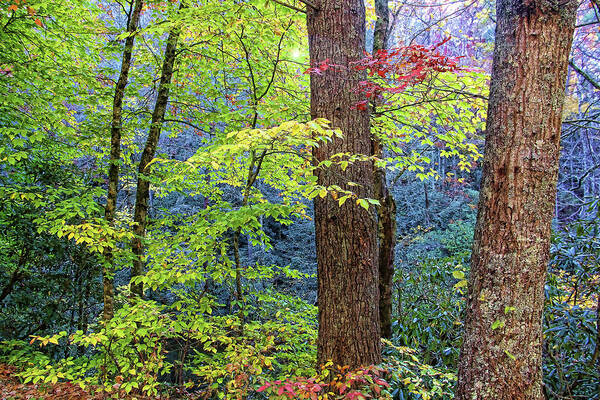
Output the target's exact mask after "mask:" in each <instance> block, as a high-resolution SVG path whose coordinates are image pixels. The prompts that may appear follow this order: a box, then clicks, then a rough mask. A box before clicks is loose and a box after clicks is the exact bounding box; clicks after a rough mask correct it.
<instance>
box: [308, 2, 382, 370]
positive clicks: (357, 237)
mask: <svg viewBox="0 0 600 400" xmlns="http://www.w3.org/2000/svg"><path fill="white" fill-rule="evenodd" d="M317 6H318V7H319V9H318V10H316V9H313V8H311V7H308V12H307V14H308V15H307V25H308V35H309V45H310V59H311V63H312V64H313V65H318V64H319V63H321V62H323V61H326V60H329V62H330V63H332V64H336V65H342V66H344V67H342V68H330V69H328V70H327V71H324V72H323V74H322V75H319V74H313V75H311V114H312V117H313V118H317V117H322V118H327V119H328V120H330V121H331V123H332V126H333V127H339V128H341V130H342V131H343V133H344V139H343V140H341V139H336V140H335V141H333V142H332V143H328V144H326V145H325V144H323V145H321V147H319V148H316V149H315V150H314V153H313V156H314V158H315V162H319V161H322V160H324V159H326V158H329V157H330V156H332V155H333V154H336V153H339V152H350V153H353V154H370V152H371V137H370V129H369V119H370V118H369V112H368V111H360V110H357V109H356V108H355V107H353V106H354V105H355V104H356V103H357V102H358V101H359V100H361V99H360V97H359V94H358V93H357V91H356V89H357V88H358V83H359V82H360V81H361V80H364V79H365V74H364V73H362V72H356V71H354V70H353V69H352V68H349V63H350V62H352V61H356V60H358V59H360V58H362V57H363V51H364V47H365V9H364V5H363V2H362V0H339V1H325V0H321V1H320V2H319V3H318V4H317ZM373 169H374V167H373V163H370V162H360V163H355V164H354V165H351V166H349V167H348V168H347V169H346V170H345V171H342V170H341V169H339V168H335V167H332V168H330V169H326V170H319V171H318V172H317V178H318V183H319V184H320V185H324V186H329V185H332V184H336V185H339V186H341V187H345V188H349V189H354V190H355V191H357V194H358V195H359V196H360V197H361V198H373V196H374V194H373V185H374V176H373V175H374V174H373ZM349 181H352V182H356V183H358V184H359V186H352V187H348V186H347V182H349ZM315 230H316V247H317V264H318V303H319V336H318V347H317V358H318V362H319V363H320V364H323V363H325V362H326V361H327V360H332V361H333V362H334V364H336V365H348V366H350V367H351V368H355V367H359V366H363V365H369V364H375V363H378V362H379V361H380V360H381V344H380V339H379V333H380V327H379V312H378V301H379V288H378V271H377V239H376V224H375V218H374V215H373V210H370V211H366V210H364V209H363V208H361V207H359V206H358V205H357V204H356V202H354V201H347V202H346V203H344V204H343V205H342V206H341V207H340V206H339V205H338V202H337V201H335V200H334V199H333V198H332V197H331V196H327V197H326V198H324V199H321V198H317V199H316V200H315Z"/></svg>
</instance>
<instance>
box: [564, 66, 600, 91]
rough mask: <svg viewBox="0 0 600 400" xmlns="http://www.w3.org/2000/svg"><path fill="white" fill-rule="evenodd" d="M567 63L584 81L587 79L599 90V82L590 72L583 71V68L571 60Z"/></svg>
mask: <svg viewBox="0 0 600 400" xmlns="http://www.w3.org/2000/svg"><path fill="white" fill-rule="evenodd" d="M569 65H570V66H571V67H572V68H573V69H574V70H575V71H576V72H577V73H578V74H579V75H581V76H582V77H583V78H584V79H585V80H586V81H588V82H589V83H591V84H592V86H594V87H595V88H596V89H598V90H600V83H598V82H597V81H596V80H595V79H594V78H593V77H592V76H591V75H590V74H588V73H587V72H585V71H584V70H582V69H581V68H579V67H578V66H577V65H575V62H574V61H573V60H569Z"/></svg>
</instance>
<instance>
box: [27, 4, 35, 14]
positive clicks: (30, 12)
mask: <svg viewBox="0 0 600 400" xmlns="http://www.w3.org/2000/svg"><path fill="white" fill-rule="evenodd" d="M27 12H28V13H29V15H30V16H32V17H33V16H34V15H35V10H34V9H33V7H29V6H27Z"/></svg>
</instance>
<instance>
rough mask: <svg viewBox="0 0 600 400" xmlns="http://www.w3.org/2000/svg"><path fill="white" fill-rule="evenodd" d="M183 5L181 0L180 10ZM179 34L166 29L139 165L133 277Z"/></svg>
mask: <svg viewBox="0 0 600 400" xmlns="http://www.w3.org/2000/svg"><path fill="white" fill-rule="evenodd" d="M183 7H184V6H183V3H182V5H181V6H180V9H181V8H183ZM180 33H181V28H180V27H179V26H176V27H175V28H173V29H172V30H171V31H170V32H169V36H168V38H167V45H166V47H165V56H164V59H163V65H162V72H161V76H160V83H159V86H158V95H157V96H156V102H155V103H154V111H153V112H152V122H151V125H150V130H149V131H148V138H147V139H146V145H145V147H144V151H143V152H142V157H141V159H140V163H139V166H138V179H137V190H136V195H135V210H134V215H133V223H134V225H133V233H134V234H135V238H134V239H133V240H132V242H131V250H132V252H133V254H134V258H133V266H132V268H131V277H132V278H133V277H136V276H140V275H142V274H143V272H144V261H143V255H144V244H143V242H142V240H143V239H144V237H145V236H146V224H147V220H148V200H149V199H150V181H149V180H148V179H147V176H148V175H149V174H150V166H149V165H148V164H150V162H151V161H152V159H153V158H154V155H155V154H156V146H158V141H159V139H160V132H161V129H162V126H163V120H164V118H165V112H166V110H167V103H168V101H169V88H170V86H171V78H172V77H173V67H174V65H175V58H176V50H177V41H178V40H179V35H180ZM131 292H132V293H134V294H136V295H137V296H139V297H143V294H144V287H143V285H142V284H141V283H132V284H131Z"/></svg>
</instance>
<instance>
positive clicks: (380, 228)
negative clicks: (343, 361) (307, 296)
mask: <svg viewBox="0 0 600 400" xmlns="http://www.w3.org/2000/svg"><path fill="white" fill-rule="evenodd" d="M375 13H376V14H377V21H376V23H375V33H374V38H373V53H376V52H377V51H379V50H385V49H387V42H388V25H389V22H390V17H389V16H390V10H389V4H388V0H375ZM375 107H376V105H375V106H374V107H373V111H375ZM371 146H372V148H373V155H374V156H376V157H378V158H382V157H383V146H382V144H381V140H380V139H379V138H378V137H377V136H376V135H375V134H374V133H373V138H372V143H371ZM374 187H375V198H376V199H377V200H379V203H380V206H379V207H378V208H377V240H378V245H379V260H378V264H379V319H380V321H381V337H383V338H387V339H389V338H391V337H392V286H393V279H394V252H395V249H396V202H395V201H394V198H393V196H392V195H391V194H390V193H389V190H388V187H387V179H386V173H385V169H382V168H376V169H375V186H374Z"/></svg>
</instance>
